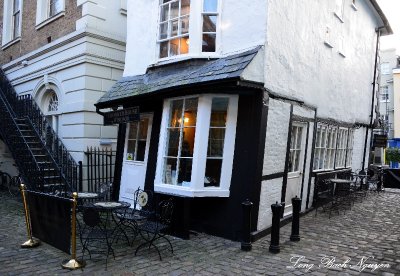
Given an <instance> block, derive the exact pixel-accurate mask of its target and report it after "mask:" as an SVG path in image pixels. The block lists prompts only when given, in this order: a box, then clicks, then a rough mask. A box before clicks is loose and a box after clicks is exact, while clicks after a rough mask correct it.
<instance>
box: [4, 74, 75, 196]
mask: <svg viewBox="0 0 400 276" xmlns="http://www.w3.org/2000/svg"><path fill="white" fill-rule="evenodd" d="M0 94H1V96H2V101H3V104H4V106H5V107H6V109H4V108H3V113H4V112H5V113H6V112H9V116H8V117H10V118H11V119H10V120H8V121H7V123H5V122H0V123H1V124H2V125H4V127H3V128H4V129H3V132H4V134H3V137H5V136H9V133H14V135H15V136H20V137H22V138H21V139H23V135H22V134H21V133H18V127H17V124H16V122H15V120H14V118H17V117H18V118H25V119H27V121H28V122H29V124H30V125H31V126H32V127H33V129H34V131H35V132H36V135H37V137H38V138H39V139H40V141H41V142H42V144H43V145H44V148H45V150H46V151H47V153H48V156H49V157H50V158H51V161H52V162H53V163H54V164H55V165H56V168H57V172H56V173H57V174H58V175H59V176H60V178H61V179H62V180H63V182H64V184H66V185H67V186H68V190H77V188H78V186H81V183H79V182H80V181H81V179H82V177H81V175H80V174H79V172H80V171H82V168H81V167H79V166H82V165H81V163H80V164H79V165H78V164H77V163H76V162H75V160H74V159H73V158H72V156H71V155H70V153H69V152H68V150H67V149H66V147H65V146H64V144H63V143H62V141H61V140H60V139H59V138H58V135H57V134H56V133H55V132H54V130H53V129H52V127H51V124H50V123H49V121H48V120H47V118H46V117H45V116H44V114H43V113H42V112H41V110H40V108H39V107H38V106H37V104H36V102H35V101H34V100H33V99H32V97H31V95H22V96H18V95H17V93H16V92H15V90H14V88H13V86H12V85H11V83H10V82H9V81H8V79H7V77H6V75H5V74H4V72H3V71H2V70H1V69H0ZM6 110H7V111H6ZM2 118H3V117H2ZM6 140H7V139H6ZM16 140H19V138H18V139H17V138H16ZM10 142H11V145H14V143H13V141H10ZM20 142H21V143H22V141H20ZM14 146H15V145H14ZM14 146H12V148H11V149H10V150H11V151H14V152H18V151H19V149H18V147H14ZM23 148H25V149H26V148H27V150H28V151H30V150H29V146H27V145H26V141H25V146H23ZM27 153H28V152H25V154H27ZM29 153H30V154H29V156H31V158H30V162H31V163H35V164H36V167H37V161H36V160H35V157H34V155H33V153H32V151H30V152H29ZM19 158H22V157H21V156H20V155H19V154H18V155H17V157H15V156H14V159H19ZM24 158H27V157H24ZM16 161H17V160H16ZM17 164H18V162H17ZM21 165H22V164H21ZM19 167H20V166H19ZM36 169H39V172H38V173H39V174H40V175H41V176H42V179H41V183H45V182H46V181H45V180H44V177H45V176H46V171H44V170H45V169H44V168H38V167H37V168H36ZM22 170H24V169H22ZM53 174H54V172H53ZM35 175H36V174H35ZM48 177H49V176H48ZM42 185H44V184H42Z"/></svg>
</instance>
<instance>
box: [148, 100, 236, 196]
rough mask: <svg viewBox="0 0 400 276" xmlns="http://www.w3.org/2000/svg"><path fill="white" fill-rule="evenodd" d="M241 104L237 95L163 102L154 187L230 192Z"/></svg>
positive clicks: (192, 192) (196, 193)
mask: <svg viewBox="0 0 400 276" xmlns="http://www.w3.org/2000/svg"><path fill="white" fill-rule="evenodd" d="M237 102H238V97H237V96H233V95H229V96H228V95H199V96H192V97H184V98H176V99H168V100H166V101H165V102H164V111H163V121H162V125H161V131H160V141H159V151H158V160H157V172H156V179H155V191H159V192H166V193H174V194H180V195H187V196H229V186H230V180H231V174H232V163H233V152H234V144H235V143H234V141H235V135H236V117H237Z"/></svg>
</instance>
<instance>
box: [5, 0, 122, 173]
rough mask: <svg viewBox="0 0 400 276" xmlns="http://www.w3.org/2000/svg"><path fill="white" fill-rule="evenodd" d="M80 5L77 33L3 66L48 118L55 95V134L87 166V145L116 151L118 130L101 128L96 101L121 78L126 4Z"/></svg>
mask: <svg viewBox="0 0 400 276" xmlns="http://www.w3.org/2000/svg"><path fill="white" fill-rule="evenodd" d="M77 3H78V4H77V5H78V6H80V5H81V6H82V17H81V18H80V19H78V20H77V22H76V30H75V31H74V32H72V33H70V34H68V35H66V36H63V37H61V38H59V39H57V40H54V41H52V42H51V43H49V44H47V45H46V46H43V47H40V48H38V49H36V50H35V51H32V52H30V53H28V54H26V55H24V56H22V57H20V58H18V59H15V60H13V61H12V62H10V63H7V64H3V65H2V69H3V70H4V71H5V73H6V74H7V77H8V79H9V80H10V81H11V83H12V85H13V86H14V88H15V90H16V92H17V93H18V94H19V95H25V94H31V95H32V97H33V98H34V99H35V101H36V102H37V104H38V105H39V107H40V108H41V110H42V112H43V113H44V114H45V115H46V114H47V113H48V110H47V106H46V99H45V98H46V93H47V92H46V91H48V89H51V90H53V91H55V93H56V94H57V97H58V110H57V111H56V112H53V113H52V115H56V117H57V126H56V128H57V129H56V131H57V132H58V135H59V137H60V138H61V139H62V141H63V143H64V145H65V146H66V147H67V149H68V150H69V152H70V153H71V155H72V157H73V158H74V159H75V161H76V162H78V161H83V162H84V163H85V156H84V151H85V150H86V149H87V147H90V146H93V147H99V146H102V145H104V146H107V147H112V148H113V149H114V150H115V147H116V138H117V127H116V126H103V117H102V116H101V115H99V114H97V113H96V109H95V106H94V103H96V102H97V100H98V99H99V98H100V97H101V96H102V95H103V94H104V93H105V92H106V91H107V90H109V88H110V87H111V86H112V85H113V84H114V83H115V82H116V81H117V80H118V79H120V78H121V77H122V73H123V68H124V60H125V38H126V4H124V3H125V1H119V0H118V1H101V0H99V1H79V0H78V1H77ZM53 120H54V119H53ZM53 126H54V125H53ZM84 173H85V170H84ZM84 179H85V176H84Z"/></svg>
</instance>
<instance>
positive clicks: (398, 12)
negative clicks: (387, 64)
mask: <svg viewBox="0 0 400 276" xmlns="http://www.w3.org/2000/svg"><path fill="white" fill-rule="evenodd" d="M377 2H378V3H379V6H380V7H381V9H382V10H383V12H384V13H385V15H386V17H387V19H388V20H389V24H390V26H391V27H392V29H393V33H394V34H393V35H390V36H384V37H382V38H381V49H382V50H383V49H389V48H396V50H397V54H398V55H400V0H378V1H377Z"/></svg>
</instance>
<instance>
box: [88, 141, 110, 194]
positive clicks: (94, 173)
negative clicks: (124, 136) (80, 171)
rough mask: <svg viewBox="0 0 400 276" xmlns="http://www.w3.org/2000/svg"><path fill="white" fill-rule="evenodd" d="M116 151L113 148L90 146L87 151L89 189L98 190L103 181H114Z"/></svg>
mask: <svg viewBox="0 0 400 276" xmlns="http://www.w3.org/2000/svg"><path fill="white" fill-rule="evenodd" d="M115 156H116V152H115V151H113V150H112V149H111V148H104V149H100V148H95V147H90V148H87V150H86V151H85V157H86V165H87V167H86V180H87V187H88V191H97V190H98V188H99V187H98V186H99V185H100V184H101V183H113V180H114V167H115Z"/></svg>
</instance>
